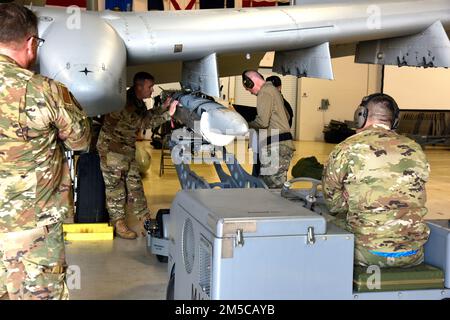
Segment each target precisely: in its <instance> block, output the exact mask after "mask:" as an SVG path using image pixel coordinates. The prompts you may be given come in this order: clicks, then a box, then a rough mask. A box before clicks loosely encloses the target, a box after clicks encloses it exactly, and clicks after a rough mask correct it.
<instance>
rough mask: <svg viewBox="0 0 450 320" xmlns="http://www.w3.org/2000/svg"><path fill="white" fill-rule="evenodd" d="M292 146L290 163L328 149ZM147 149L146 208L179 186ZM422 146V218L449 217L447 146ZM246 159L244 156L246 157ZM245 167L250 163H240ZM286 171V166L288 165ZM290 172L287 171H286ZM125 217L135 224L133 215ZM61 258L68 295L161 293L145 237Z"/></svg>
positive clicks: (165, 204)
mask: <svg viewBox="0 0 450 320" xmlns="http://www.w3.org/2000/svg"><path fill="white" fill-rule="evenodd" d="M295 144H296V149H297V151H296V152H295V155H294V158H293V160H292V163H291V167H292V166H293V165H294V164H295V163H296V162H297V161H298V159H300V158H302V157H307V156H316V158H317V159H318V160H319V161H320V162H322V163H324V162H325V161H326V159H327V157H328V154H329V153H330V152H331V150H332V149H333V147H334V145H333V144H328V143H323V142H295ZM137 147H138V148H144V149H146V150H147V151H149V152H150V153H151V155H152V161H151V166H150V168H149V170H148V172H147V174H146V176H145V177H144V178H143V183H144V189H145V194H146V197H147V202H148V204H149V207H150V210H151V212H152V214H156V212H157V211H158V209H161V208H169V207H170V204H171V202H172V199H173V198H174V196H175V194H176V192H177V191H178V190H179V189H180V185H179V182H178V178H177V175H176V173H175V170H167V169H166V171H165V173H164V175H162V177H159V161H160V156H161V151H160V150H154V149H153V148H152V147H151V146H150V144H149V142H148V141H141V142H138V145H137ZM425 152H426V154H427V157H428V161H429V162H430V165H431V175H430V179H429V182H428V184H427V197H428V200H427V207H428V209H429V213H428V215H427V217H426V218H427V219H450V210H449V209H448V208H449V206H450V196H449V192H448V190H450V149H449V148H442V147H426V148H425ZM247 159H248V158H247ZM244 167H245V169H247V171H250V167H251V166H250V164H244ZM192 168H193V170H195V172H196V173H197V174H199V175H200V176H202V177H204V178H206V179H207V180H208V182H214V181H217V180H218V179H217V178H216V175H215V172H214V169H213V168H212V166H209V165H205V164H202V165H193V166H192ZM289 173H290V170H289ZM289 178H292V177H289ZM129 223H130V225H131V227H132V228H133V229H134V230H135V231H140V230H139V224H138V222H137V220H136V219H134V218H130V219H129ZM66 250H67V262H68V264H69V265H70V266H76V267H77V269H78V268H79V269H78V270H79V272H80V273H79V274H80V278H79V280H80V281H79V283H75V282H74V283H72V285H71V286H70V285H69V286H70V287H72V288H71V290H70V294H71V299H86V300H98V299H124V300H125V299H145V300H147V299H149V300H151V299H165V292H166V286H167V280H168V276H167V264H164V263H160V262H158V260H157V259H156V257H155V256H153V255H151V254H150V253H148V252H147V242H146V238H144V237H142V236H140V237H139V238H138V239H137V240H123V239H120V238H116V239H114V240H113V241H85V242H83V241H80V242H68V243H66Z"/></svg>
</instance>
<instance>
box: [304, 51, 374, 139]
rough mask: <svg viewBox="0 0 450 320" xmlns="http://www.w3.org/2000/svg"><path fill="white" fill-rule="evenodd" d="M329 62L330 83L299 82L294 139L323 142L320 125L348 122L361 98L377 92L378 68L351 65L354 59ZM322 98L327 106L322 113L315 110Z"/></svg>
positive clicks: (352, 57)
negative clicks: (326, 102)
mask: <svg viewBox="0 0 450 320" xmlns="http://www.w3.org/2000/svg"><path fill="white" fill-rule="evenodd" d="M332 63H333V72H334V80H322V79H311V78H302V79H300V80H299V86H298V87H299V91H298V95H297V97H298V98H297V110H298V111H297V119H296V121H297V128H299V129H298V130H297V135H296V140H303V141H323V133H322V130H323V127H324V125H326V124H328V123H329V122H330V120H332V119H334V120H339V121H344V120H352V119H353V113H354V111H355V108H356V106H358V104H359V103H360V102H361V98H362V97H364V96H365V95H367V94H368V93H372V92H376V91H379V90H380V79H381V67H380V66H375V65H366V64H357V63H354V56H350V57H343V58H336V59H333V60H332ZM322 99H328V101H329V103H330V105H329V106H328V109H326V110H321V109H319V107H320V106H321V100H322Z"/></svg>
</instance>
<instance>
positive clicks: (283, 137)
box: [252, 132, 293, 177]
mask: <svg viewBox="0 0 450 320" xmlns="http://www.w3.org/2000/svg"><path fill="white" fill-rule="evenodd" d="M272 137H273V136H270V137H267V139H266V141H265V144H261V145H260V146H259V148H258V153H257V154H256V163H254V164H253V170H252V176H254V177H258V176H259V175H260V173H261V161H260V158H259V153H260V151H261V148H262V147H264V146H268V145H270V144H272ZM286 140H293V137H292V134H291V133H290V132H285V133H282V134H279V135H278V142H281V141H286Z"/></svg>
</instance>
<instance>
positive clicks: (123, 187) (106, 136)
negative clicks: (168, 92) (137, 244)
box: [97, 72, 170, 239]
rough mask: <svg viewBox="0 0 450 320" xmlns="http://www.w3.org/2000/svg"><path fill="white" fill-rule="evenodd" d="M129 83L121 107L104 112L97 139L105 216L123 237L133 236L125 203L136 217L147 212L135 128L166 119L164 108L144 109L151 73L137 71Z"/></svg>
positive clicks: (149, 87) (151, 81)
mask: <svg viewBox="0 0 450 320" xmlns="http://www.w3.org/2000/svg"><path fill="white" fill-rule="evenodd" d="M133 83H134V85H133V86H132V87H131V88H130V89H128V92H127V103H126V106H125V108H124V109H123V110H121V111H118V112H113V113H110V114H108V115H106V117H105V120H104V122H103V126H102V129H101V131H100V135H99V138H98V142H97V150H98V152H99V155H100V167H101V170H102V173H103V179H104V181H105V188H106V206H107V208H108V212H109V217H110V220H111V223H112V224H113V225H114V226H115V230H116V234H117V235H118V236H120V237H121V238H124V239H135V238H136V237H137V234H136V233H135V232H134V231H132V230H130V229H129V227H128V226H127V224H126V222H125V216H126V214H125V213H126V207H125V206H126V204H128V209H129V211H131V212H132V213H133V214H134V215H136V216H137V217H138V218H140V219H143V218H144V217H146V216H148V215H149V213H150V212H149V210H148V208H147V201H146V199H145V194H144V188H143V186H142V181H141V176H140V174H139V168H138V164H137V163H136V159H135V150H136V146H135V144H136V136H137V132H138V130H139V129H147V128H155V127H158V126H160V125H161V124H162V123H164V122H166V121H169V120H170V115H169V113H168V112H166V109H165V108H159V109H157V110H153V109H151V110H147V107H146V105H145V103H144V101H143V100H144V99H147V98H150V97H151V95H152V93H153V85H154V83H155V80H154V78H153V76H152V75H150V74H148V73H146V72H139V73H137V74H136V75H135V76H134V80H133Z"/></svg>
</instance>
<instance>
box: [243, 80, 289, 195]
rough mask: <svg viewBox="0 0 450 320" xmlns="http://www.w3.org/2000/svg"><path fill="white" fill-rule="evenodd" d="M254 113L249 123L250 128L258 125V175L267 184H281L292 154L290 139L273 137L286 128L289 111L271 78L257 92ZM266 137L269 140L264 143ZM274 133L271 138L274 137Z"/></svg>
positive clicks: (277, 185) (287, 127)
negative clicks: (253, 117) (268, 142)
mask: <svg viewBox="0 0 450 320" xmlns="http://www.w3.org/2000/svg"><path fill="white" fill-rule="evenodd" d="M256 108H257V113H258V114H257V116H256V119H255V120H254V121H252V122H250V123H249V126H250V128H254V129H259V138H258V139H259V147H258V152H259V158H260V161H261V172H260V175H259V178H261V179H262V180H263V181H264V182H265V183H266V184H267V186H268V187H269V188H281V187H282V186H283V183H284V182H285V181H286V178H287V171H288V169H289V165H290V163H291V159H292V156H293V155H294V151H295V148H294V144H293V143H292V140H285V141H277V139H276V137H277V135H278V134H283V133H288V132H290V126H289V121H288V118H289V114H288V112H287V110H286V109H285V107H284V100H283V97H282V95H281V93H280V92H279V91H278V89H276V88H275V87H274V86H273V84H272V83H271V82H266V83H265V84H264V85H263V86H262V87H261V89H260V90H259V92H258V95H257V102H256ZM267 137H272V138H273V139H272V143H271V144H269V145H267V143H266V139H267ZM274 137H275V138H274Z"/></svg>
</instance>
